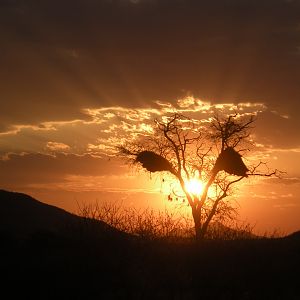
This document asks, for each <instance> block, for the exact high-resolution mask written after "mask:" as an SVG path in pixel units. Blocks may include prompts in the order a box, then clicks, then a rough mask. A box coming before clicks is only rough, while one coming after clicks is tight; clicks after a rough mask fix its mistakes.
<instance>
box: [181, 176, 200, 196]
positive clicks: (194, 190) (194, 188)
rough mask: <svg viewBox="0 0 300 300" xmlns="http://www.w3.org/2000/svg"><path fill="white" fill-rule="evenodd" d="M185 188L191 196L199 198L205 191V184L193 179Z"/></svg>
mask: <svg viewBox="0 0 300 300" xmlns="http://www.w3.org/2000/svg"><path fill="white" fill-rule="evenodd" d="M185 187H186V189H187V191H188V192H189V193H190V194H193V195H195V196H199V195H201V194H202V192H203V190H204V183H203V182H202V181H201V180H199V179H196V178H192V179H190V180H189V181H187V182H186V183H185Z"/></svg>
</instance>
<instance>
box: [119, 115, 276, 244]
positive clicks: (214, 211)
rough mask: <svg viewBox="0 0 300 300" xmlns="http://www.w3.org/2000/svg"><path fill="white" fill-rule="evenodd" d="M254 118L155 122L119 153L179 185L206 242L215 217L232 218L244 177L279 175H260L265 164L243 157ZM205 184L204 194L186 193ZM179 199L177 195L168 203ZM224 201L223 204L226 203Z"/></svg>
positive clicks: (174, 118) (175, 118) (174, 117)
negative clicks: (235, 196)
mask: <svg viewBox="0 0 300 300" xmlns="http://www.w3.org/2000/svg"><path fill="white" fill-rule="evenodd" d="M254 121H255V120H254V117H253V116H250V117H242V116H240V115H238V114H235V115H230V116H227V117H223V118H222V117H219V116H215V117H213V118H211V119H210V121H209V122H201V121H198V120H192V119H190V118H187V117H186V116H183V115H181V114H178V113H175V114H173V115H171V116H164V117H163V118H162V120H157V119H156V120H155V132H154V134H151V135H148V136H146V137H143V138H142V139H140V140H138V141H134V142H133V143H127V144H126V145H122V146H120V147H119V150H120V153H121V154H122V155H124V156H125V157H127V158H129V160H130V161H131V162H133V163H138V164H140V165H141V166H142V167H143V168H145V169H147V170H148V171H150V172H167V173H169V174H171V176H173V177H175V178H176V179H177V181H178V182H179V184H180V187H181V190H182V192H183V193H182V194H183V197H184V200H185V199H186V200H187V201H188V203H189V206H190V207H191V209H192V216H193V220H194V224H195V233H196V237H197V239H203V238H205V234H206V232H207V229H208V226H209V224H210V222H211V220H212V219H213V218H214V217H215V216H220V217H226V216H232V212H234V211H235V210H234V208H233V206H232V203H231V201H230V200H228V198H227V197H228V196H229V195H231V194H232V187H233V185H235V184H236V183H238V182H239V181H241V180H242V179H243V178H245V177H248V176H251V175H257V176H278V175H279V174H280V173H279V171H278V170H274V171H268V170H267V169H264V170H262V169H261V167H262V166H265V164H264V163H262V162H259V163H258V164H257V165H255V166H252V167H250V166H248V167H247V166H246V165H245V164H244V162H243V159H242V153H244V151H248V150H250V149H249V147H250V145H251V140H250V138H249V137H250V131H251V129H252V128H253V123H254ZM191 180H199V181H201V182H203V184H204V188H203V189H202V191H201V192H200V191H199V192H197V190H196V191H195V190H190V189H189V188H188V184H187V183H188V182H189V181H191ZM172 197H176V198H178V197H180V196H178V194H177V192H176V191H173V193H172V194H170V195H169V199H170V200H171V199H172ZM226 198H227V199H226Z"/></svg>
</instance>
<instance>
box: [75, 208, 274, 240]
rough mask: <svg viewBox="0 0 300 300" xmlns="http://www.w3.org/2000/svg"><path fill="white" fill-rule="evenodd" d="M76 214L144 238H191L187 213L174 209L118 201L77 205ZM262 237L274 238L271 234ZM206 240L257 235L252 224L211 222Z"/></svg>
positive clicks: (191, 223)
mask: <svg viewBox="0 0 300 300" xmlns="http://www.w3.org/2000/svg"><path fill="white" fill-rule="evenodd" d="M78 214H79V215H80V216H82V217H85V218H91V219H95V220H100V221H103V222H105V223H107V224H108V225H110V226H112V227H114V228H116V229H118V230H120V231H123V232H127V233H129V234H132V235H136V236H140V237H145V238H148V239H158V238H164V239H182V238H187V239H192V238H194V236H195V233H194V223H193V220H192V217H191V216H190V215H189V214H187V213H186V214H183V213H182V212H180V209H178V210H173V211H170V210H167V209H164V210H163V211H156V210H154V209H151V208H145V209H141V208H139V209H137V208H134V207H126V206H123V205H122V203H118V202H115V203H111V202H103V203H99V202H95V203H93V204H89V205H87V204H84V205H79V204H78ZM263 237H274V234H272V235H267V234H265V235H264V236H263ZM206 238H207V239H218V240H236V239H253V238H258V236H257V235H255V234H254V226H251V225H250V224H249V223H241V222H237V221H234V220H228V221H227V222H225V221H224V222H222V223H220V222H215V223H212V224H211V226H210V227H209V229H208V232H207V235H206Z"/></svg>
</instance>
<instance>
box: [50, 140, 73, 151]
mask: <svg viewBox="0 0 300 300" xmlns="http://www.w3.org/2000/svg"><path fill="white" fill-rule="evenodd" d="M46 149H48V150H51V151H55V152H56V151H69V150H70V149H71V148H70V146H68V145H66V144H64V143H57V142H48V143H47V144H46Z"/></svg>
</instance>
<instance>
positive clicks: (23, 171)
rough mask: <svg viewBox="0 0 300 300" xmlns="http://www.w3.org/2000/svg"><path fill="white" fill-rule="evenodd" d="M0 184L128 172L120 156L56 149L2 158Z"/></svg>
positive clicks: (53, 182) (31, 183)
mask: <svg viewBox="0 0 300 300" xmlns="http://www.w3.org/2000/svg"><path fill="white" fill-rule="evenodd" d="M0 169H1V173H0V186H1V187H20V186H21V187H24V186H28V185H34V184H49V185H51V184H58V183H59V184H62V185H63V184H64V182H66V181H67V179H68V178H70V176H95V177H99V176H104V175H105V176H110V175H113V174H114V175H118V174H123V173H124V167H122V163H120V162H119V161H118V160H117V159H111V158H109V157H105V156H102V157H94V156H92V155H89V154H86V155H75V154H63V153H56V154H55V155H47V154H39V153H36V154H34V153H31V154H26V153H24V154H22V155H17V154H10V155H8V157H7V158H6V159H5V160H0Z"/></svg>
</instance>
